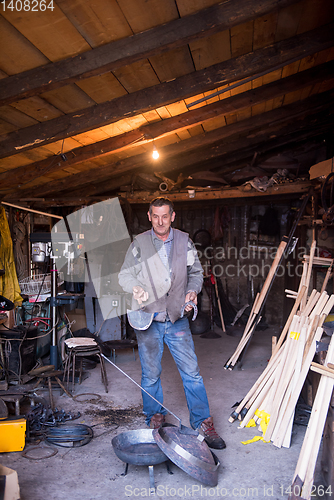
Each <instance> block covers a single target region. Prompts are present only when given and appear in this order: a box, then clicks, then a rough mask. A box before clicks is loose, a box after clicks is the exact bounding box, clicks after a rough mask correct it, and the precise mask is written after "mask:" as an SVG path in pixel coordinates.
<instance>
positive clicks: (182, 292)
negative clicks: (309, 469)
mask: <svg viewBox="0 0 334 500" xmlns="http://www.w3.org/2000/svg"><path fill="white" fill-rule="evenodd" d="M147 215H148V219H149V221H150V222H151V224H152V228H151V229H150V230H148V231H145V232H144V233H142V234H139V235H138V236H137V237H136V238H135V239H134V241H133V243H132V244H131V245H130V248H129V250H128V252H127V254H126V257H125V261H124V264H123V266H122V268H121V271H120V273H119V277H118V280H119V284H120V286H121V287H122V288H123V289H124V291H126V292H129V293H132V301H133V303H132V311H128V319H129V322H130V324H131V325H132V326H133V327H134V330H135V332H136V336H137V341H138V352H139V357H140V362H141V367H142V381H141V383H142V387H143V388H144V389H145V390H146V391H147V392H148V393H149V394H151V395H152V396H153V397H154V398H155V399H156V400H158V401H160V402H161V403H163V392H162V387H161V381H160V375H161V358H162V354H163V349H164V343H165V344H166V345H167V346H168V348H169V350H170V352H171V354H172V356H173V358H174V361H175V363H176V365H177V368H178V370H179V373H180V375H181V378H182V382H183V388H184V392H185V395H186V400H187V405H188V409H189V414H190V425H191V426H192V428H193V429H201V431H202V432H203V433H204V437H205V441H206V442H207V444H208V445H209V446H210V447H211V448H215V449H223V448H225V446H226V445H225V442H224V441H223V439H222V438H221V437H220V436H219V435H218V434H217V432H216V431H215V428H214V426H213V418H212V417H211V416H210V410H209V403H208V399H207V394H206V390H205V387H204V383H203V379H202V377H201V376H200V374H199V368H198V364H197V357H196V354H195V350H194V343H193V338H192V334H191V331H190V328H189V321H188V318H186V317H182V318H181V311H182V306H184V311H185V312H189V311H191V309H192V308H193V305H196V304H197V294H198V293H199V292H200V291H201V288H202V283H203V269H202V266H201V264H200V262H199V259H198V256H197V252H196V248H195V247H194V244H193V243H192V241H191V240H190V239H189V236H188V234H187V233H184V232H182V231H179V230H177V229H172V227H171V224H172V222H173V221H174V219H175V212H174V208H173V204H172V202H171V201H170V200H169V199H168V198H156V199H154V200H153V201H152V202H151V204H150V207H149V211H148V213H147ZM142 396H143V410H144V414H145V415H146V423H147V425H151V426H153V427H154V428H157V427H159V426H160V425H161V424H162V423H163V422H164V420H165V415H166V413H167V411H166V410H165V409H164V408H163V407H162V406H161V405H160V404H158V403H157V402H155V401H154V400H153V399H152V398H151V397H150V396H148V395H147V394H145V393H144V392H142Z"/></svg>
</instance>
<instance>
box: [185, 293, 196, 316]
mask: <svg viewBox="0 0 334 500" xmlns="http://www.w3.org/2000/svg"><path fill="white" fill-rule="evenodd" d="M190 300H191V302H193V303H194V304H196V305H197V293H196V292H189V293H187V295H186V299H185V303H187V302H189V301H190ZM192 309H193V306H192V305H191V304H188V305H187V306H186V307H185V308H184V310H185V311H186V312H189V311H191V310H192Z"/></svg>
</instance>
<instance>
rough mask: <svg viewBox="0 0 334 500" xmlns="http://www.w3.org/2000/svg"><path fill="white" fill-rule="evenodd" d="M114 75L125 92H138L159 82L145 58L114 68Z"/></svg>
mask: <svg viewBox="0 0 334 500" xmlns="http://www.w3.org/2000/svg"><path fill="white" fill-rule="evenodd" d="M114 75H115V76H116V78H117V79H118V80H119V81H120V83H121V84H122V86H123V87H124V88H125V90H126V91H127V92H133V93H134V92H138V91H140V90H143V89H146V88H147V87H153V86H154V85H157V84H159V83H160V82H159V79H158V77H157V75H156V74H155V73H154V71H153V68H152V66H151V65H150V63H149V61H148V60H147V59H143V60H140V61H136V62H134V63H132V64H128V65H127V66H123V67H122V68H118V69H115V70H114Z"/></svg>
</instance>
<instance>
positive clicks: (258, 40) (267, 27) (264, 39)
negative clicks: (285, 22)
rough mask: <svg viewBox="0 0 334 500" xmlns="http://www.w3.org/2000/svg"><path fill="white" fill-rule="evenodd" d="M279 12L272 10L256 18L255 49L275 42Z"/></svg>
mask: <svg viewBox="0 0 334 500" xmlns="http://www.w3.org/2000/svg"><path fill="white" fill-rule="evenodd" d="M277 15H278V12H277V11H276V12H270V13H269V14H266V15H265V16H261V17H258V18H257V19H255V20H254V36H253V50H257V49H261V48H262V47H266V46H267V45H270V44H271V43H274V42H275V33H276V25H277Z"/></svg>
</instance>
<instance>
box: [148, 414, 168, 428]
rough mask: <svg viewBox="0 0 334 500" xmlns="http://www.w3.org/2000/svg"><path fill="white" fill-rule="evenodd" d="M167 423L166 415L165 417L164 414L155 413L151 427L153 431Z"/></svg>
mask: <svg viewBox="0 0 334 500" xmlns="http://www.w3.org/2000/svg"><path fill="white" fill-rule="evenodd" d="M164 421H165V415H163V414H162V413H155V414H154V415H153V417H152V418H151V422H150V424H151V427H153V429H158V428H159V427H160V425H162V424H163V423H164Z"/></svg>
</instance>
